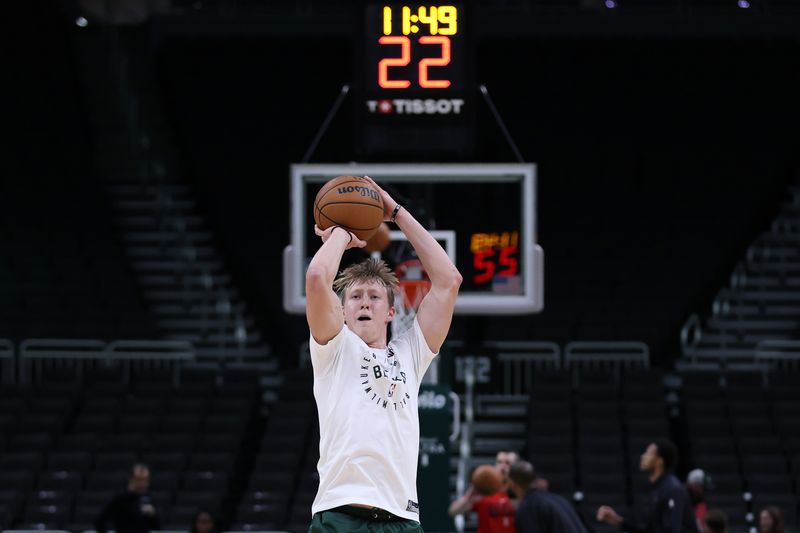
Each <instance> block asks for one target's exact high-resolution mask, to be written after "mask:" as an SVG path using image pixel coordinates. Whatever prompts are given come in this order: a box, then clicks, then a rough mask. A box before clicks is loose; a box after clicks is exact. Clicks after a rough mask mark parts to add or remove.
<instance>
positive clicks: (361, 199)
mask: <svg viewBox="0 0 800 533" xmlns="http://www.w3.org/2000/svg"><path fill="white" fill-rule="evenodd" d="M314 222H315V223H316V224H317V226H319V228H320V229H323V230H324V229H328V228H329V227H331V226H341V227H343V228H345V229H347V230H348V231H351V232H353V233H354V234H355V235H356V237H358V238H359V239H361V240H364V241H366V240H368V239H369V238H370V237H372V235H374V234H375V232H376V231H378V228H379V227H380V225H381V223H382V222H383V198H381V195H380V193H379V192H378V191H377V190H376V189H375V187H373V186H372V184H371V183H370V182H369V181H368V180H366V179H364V178H362V177H360V176H337V177H335V178H333V179H332V180H330V181H328V182H327V183H326V184H325V185H323V186H322V188H321V189H320V190H319V192H318V193H317V197H316V198H315V199H314Z"/></svg>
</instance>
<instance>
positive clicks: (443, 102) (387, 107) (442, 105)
mask: <svg viewBox="0 0 800 533" xmlns="http://www.w3.org/2000/svg"><path fill="white" fill-rule="evenodd" d="M463 106H464V100H463V99H461V98H440V99H438V100H434V99H432V98H429V99H426V100H422V99H404V98H395V99H393V100H367V110H368V111H369V112H370V113H379V114H383V115H386V114H391V113H397V114H398V115H459V114H461V109H462V108H463Z"/></svg>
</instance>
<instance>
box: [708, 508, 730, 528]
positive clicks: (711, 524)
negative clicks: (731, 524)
mask: <svg viewBox="0 0 800 533" xmlns="http://www.w3.org/2000/svg"><path fill="white" fill-rule="evenodd" d="M703 526H704V530H703V531H705V533H728V515H726V514H725V512H724V511H723V510H721V509H710V510H709V511H708V512H707V513H706V515H705V517H704V519H703Z"/></svg>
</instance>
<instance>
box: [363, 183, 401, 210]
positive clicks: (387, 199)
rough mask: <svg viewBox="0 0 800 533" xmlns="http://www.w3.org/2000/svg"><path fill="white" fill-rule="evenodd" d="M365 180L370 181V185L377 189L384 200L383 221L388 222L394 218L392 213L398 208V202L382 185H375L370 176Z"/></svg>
mask: <svg viewBox="0 0 800 533" xmlns="http://www.w3.org/2000/svg"><path fill="white" fill-rule="evenodd" d="M364 179H365V180H367V181H369V182H370V184H372V186H373V187H375V190H377V191H378V192H379V193H380V195H381V198H382V199H383V220H385V221H388V220H389V219H390V218H392V211H394V208H395V207H397V202H395V201H394V198H392V197H391V196H390V195H389V193H388V192H386V191H384V190H383V189H382V188H381V186H380V185H378V184H377V183H375V180H374V179H372V178H370V177H369V176H364Z"/></svg>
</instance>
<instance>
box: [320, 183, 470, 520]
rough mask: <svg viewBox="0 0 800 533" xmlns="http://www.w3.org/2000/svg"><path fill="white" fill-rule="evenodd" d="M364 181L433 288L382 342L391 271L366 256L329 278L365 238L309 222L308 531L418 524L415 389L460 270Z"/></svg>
mask: <svg viewBox="0 0 800 533" xmlns="http://www.w3.org/2000/svg"><path fill="white" fill-rule="evenodd" d="M370 183H371V185H372V186H373V187H375V188H376V190H377V191H379V192H380V194H381V197H382V198H383V206H384V219H385V220H388V221H390V222H394V223H395V224H397V225H398V226H399V228H400V229H401V230H402V231H403V233H405V236H406V237H407V238H408V241H409V242H410V243H411V245H412V246H413V247H414V249H415V250H416V252H417V255H418V256H419V259H420V261H422V264H423V266H424V268H425V270H426V271H427V273H428V276H429V277H430V281H431V288H430V291H429V292H428V294H427V295H426V296H425V297H424V299H423V300H422V302H421V303H420V305H419V310H418V311H417V315H416V318H415V319H414V322H413V324H412V325H411V327H410V329H409V330H408V331H406V332H405V333H403V334H401V335H400V336H399V337H398V338H396V339H393V340H392V342H390V343H388V344H387V325H388V324H389V322H391V321H392V318H393V317H394V313H395V310H394V306H393V304H394V294H395V288H396V286H397V278H396V277H395V275H394V274H393V273H392V272H391V271H390V270H389V268H388V267H387V266H386V264H385V263H383V262H382V261H378V260H374V259H367V260H366V261H364V262H362V263H358V264H355V265H352V266H350V267H348V268H347V269H345V270H344V271H343V272H342V273H341V274H340V276H339V277H338V279H336V282H335V283H334V277H335V276H336V272H337V270H338V268H339V263H340V261H341V259H342V255H343V253H344V251H345V250H347V249H349V248H356V247H363V246H364V245H365V243H364V241H362V240H360V239H358V237H356V236H355V235H354V234H352V233H350V232H349V231H347V230H345V229H344V228H341V227H336V226H334V227H331V228H328V229H326V230H325V231H321V230H320V229H319V228H315V232H316V234H317V235H319V236H320V237H321V239H322V242H323V244H322V246H321V247H320V249H319V250H318V251H317V253H316V254H315V255H314V257H313V258H312V260H311V263H310V264H309V266H308V271H307V272H306V298H307V304H306V318H307V320H308V325H309V329H310V330H311V339H310V351H311V363H312V365H313V368H314V398H315V400H316V402H317V412H318V415H319V425H320V444H319V448H320V450H319V451H320V459H319V463H318V465H317V468H318V470H319V477H320V481H319V489H318V491H317V496H316V498H315V499H314V503H313V505H312V508H311V512H312V515H313V518H312V522H311V527H310V528H309V532H311V533H322V532H340V531H341V532H344V531H373V530H375V529H376V528H377V529H379V530H381V531H384V530H385V531H390V532H392V533H395V532H396V533H401V532H420V531H422V528H421V526H420V524H419V513H420V508H419V503H418V501H417V488H416V473H417V456H418V454H419V418H418V413H417V395H418V391H419V386H420V382H421V381H422V377H423V375H424V374H425V371H426V370H427V368H428V366H429V365H430V363H431V361H432V360H433V358H434V357H435V356H436V354H437V353H438V351H439V348H440V347H441V346H442V343H444V340H445V337H446V335H447V332H448V330H449V329H450V322H451V320H452V317H453V308H454V306H455V302H456V296H457V295H458V288H459V286H460V284H461V275H460V274H459V272H458V270H457V269H456V267H455V265H453V263H452V262H451V261H450V258H449V257H448V256H447V253H446V252H445V251H444V250H443V249H442V247H441V246H440V245H439V243H437V242H436V240H435V239H434V238H433V237H432V236H431V235H430V234H429V233H428V232H427V230H425V228H423V227H422V225H420V223H419V222H417V221H416V220H415V219H414V217H413V216H412V215H411V213H409V212H408V211H407V210H406V209H405V208H403V207H401V206H400V205H399V204H398V203H397V202H395V201H394V200H393V199H392V198H391V196H389V194H387V193H386V192H385V191H384V190H383V189H381V188H380V187H379V186H378V185H377V184H375V182H374V181H372V180H370ZM332 287H335V288H336V290H337V291H338V292H339V296H337V295H336V293H335V292H334V291H333V289H332Z"/></svg>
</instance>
